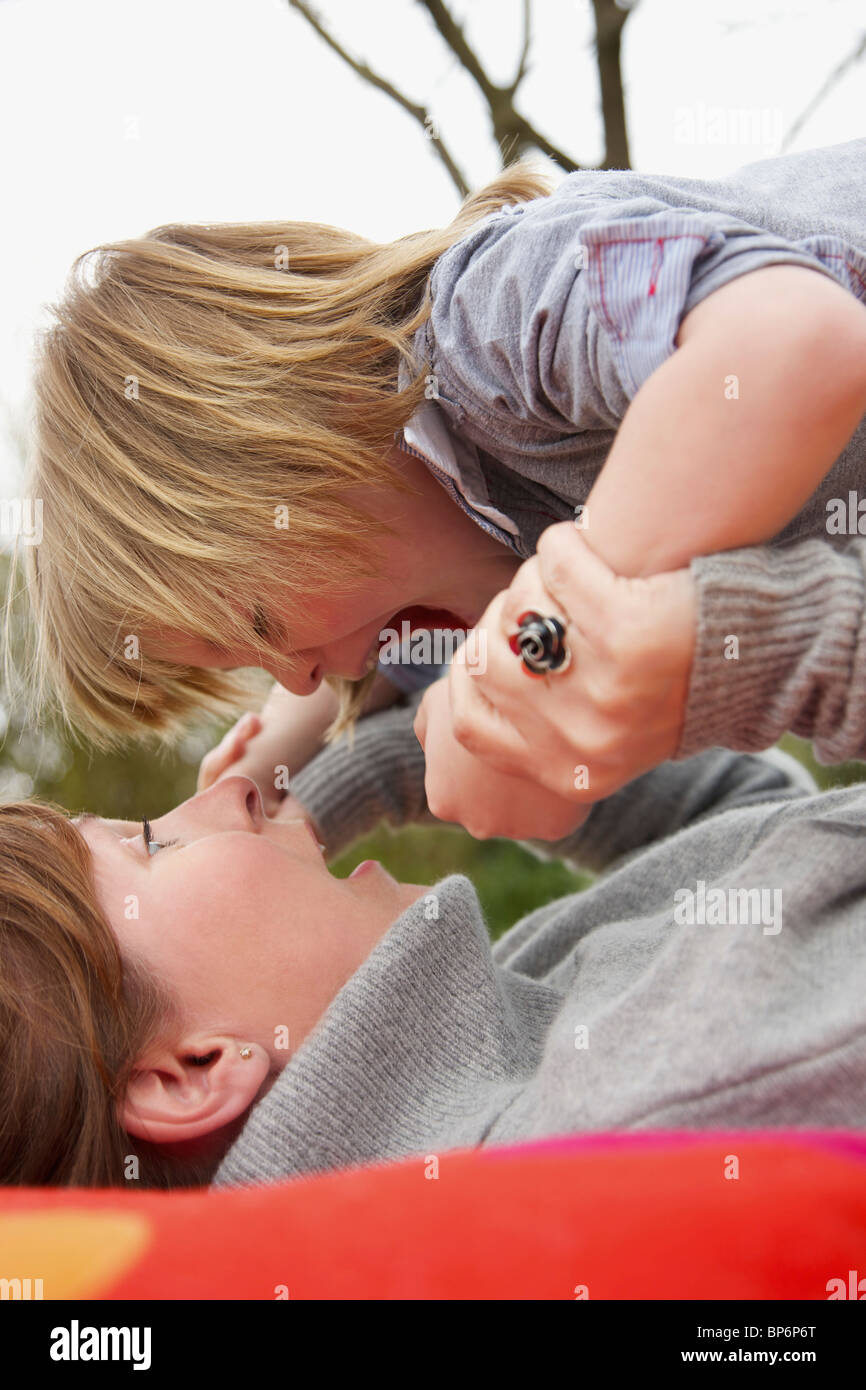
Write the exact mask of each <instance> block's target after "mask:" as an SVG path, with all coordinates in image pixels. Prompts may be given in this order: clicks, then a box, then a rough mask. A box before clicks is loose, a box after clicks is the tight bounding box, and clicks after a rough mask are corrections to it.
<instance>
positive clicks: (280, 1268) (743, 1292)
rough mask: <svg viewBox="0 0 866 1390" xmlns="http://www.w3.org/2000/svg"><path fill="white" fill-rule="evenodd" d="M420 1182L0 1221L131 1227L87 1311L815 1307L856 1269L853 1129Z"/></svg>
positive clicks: (375, 1174)
mask: <svg viewBox="0 0 866 1390" xmlns="http://www.w3.org/2000/svg"><path fill="white" fill-rule="evenodd" d="M731 1154H734V1155H736V1156H737V1158H738V1160H739V1174H740V1176H739V1178H738V1179H736V1180H732V1179H726V1178H725V1176H724V1171H725V1163H726V1157H727V1155H731ZM424 1173H425V1164H424V1162H423V1160H422V1159H412V1160H408V1161H405V1162H401V1163H396V1164H389V1165H386V1166H376V1167H367V1168H360V1169H353V1170H349V1171H345V1172H341V1173H335V1174H327V1175H325V1176H322V1177H317V1178H304V1179H297V1180H294V1181H292V1182H288V1183H282V1184H274V1185H270V1186H267V1187H263V1188H257V1189H244V1190H229V1191H219V1192H196V1193H189V1194H175V1193H170V1194H164V1193H140V1194H135V1193H132V1192H128V1191H123V1192H116V1191H103V1192H87V1191H76V1192H72V1191H70V1190H68V1189H65V1190H52V1191H46V1190H44V1189H43V1190H34V1189H28V1190H21V1189H5V1190H0V1217H2V1215H3V1214H5V1213H11V1212H17V1213H23V1212H26V1211H41V1212H45V1211H49V1210H51V1211H55V1210H67V1211H68V1210H76V1211H79V1212H82V1211H100V1212H110V1211H121V1212H129V1211H135V1212H138V1213H140V1214H141V1215H142V1216H144V1217H146V1218H147V1220H148V1221H149V1223H150V1225H151V1228H152V1231H153V1240H152V1243H151V1245H150V1247H149V1249H148V1250H147V1251H146V1252H145V1253H144V1254H143V1255H142V1256H141V1257H140V1258H139V1259H138V1262H137V1263H136V1265H135V1267H134V1268H133V1269H131V1270H128V1271H127V1272H126V1273H125V1274H124V1275H122V1276H121V1277H120V1278H119V1279H118V1280H117V1281H116V1282H115V1283H114V1284H112V1285H110V1286H108V1287H103V1288H101V1289H100V1290H99V1291H98V1293H97V1294H96V1295H95V1296H96V1297H100V1298H121V1299H122V1298H172V1299H176V1298H229V1299H237V1298H242V1299H269V1300H270V1299H273V1298H275V1297H276V1296H277V1295H276V1293H275V1290H276V1288H277V1287H278V1286H280V1285H285V1286H287V1288H288V1295H289V1297H290V1298H292V1299H298V1298H301V1299H309V1298H460V1299H465V1298H507V1299H514V1298H523V1299H525V1298H530V1299H574V1298H575V1286H577V1285H586V1286H588V1292H589V1297H590V1298H591V1299H602V1298H616V1299H628V1298H659V1299H673V1298H676V1299H683V1298H686V1299H688V1298H722V1299H739V1298H783V1299H784V1298H807V1299H826V1298H827V1288H826V1286H827V1281H828V1280H829V1279H831V1278H837V1277H841V1278H847V1273H848V1270H850V1269H858V1270H859V1271H860V1272H861V1274H866V1142H864V1138H863V1136H860V1135H855V1134H851V1135H840V1134H835V1133H834V1134H828V1135H822V1134H817V1133H816V1134H812V1133H807V1132H800V1131H798V1132H794V1133H787V1134H783V1133H780V1132H778V1131H776V1132H769V1133H766V1134H756V1133H755V1132H754V1131H750V1132H748V1133H747V1134H739V1135H738V1134H731V1133H724V1134H700V1135H696V1134H682V1135H680V1134H653V1135H646V1136H623V1135H600V1136H591V1137H588V1138H579V1139H564V1140H563V1139H555V1140H551V1141H545V1142H543V1143H540V1144H534V1145H529V1146H519V1147H514V1148H501V1149H480V1150H466V1151H458V1152H454V1153H446V1154H444V1155H440V1156H439V1177H438V1179H427V1178H425V1176H424ZM0 1227H2V1222H0Z"/></svg>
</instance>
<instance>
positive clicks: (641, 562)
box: [585, 265, 866, 577]
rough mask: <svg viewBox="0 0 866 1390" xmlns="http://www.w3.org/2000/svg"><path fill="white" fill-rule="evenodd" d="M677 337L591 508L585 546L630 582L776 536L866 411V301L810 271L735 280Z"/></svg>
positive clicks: (629, 416)
mask: <svg viewBox="0 0 866 1390" xmlns="http://www.w3.org/2000/svg"><path fill="white" fill-rule="evenodd" d="M676 342H677V345H678V350H677V351H676V352H675V353H674V354H673V355H672V356H671V357H669V358H668V359H667V360H666V361H665V362H663V363H662V365H661V366H660V367H658V368H657V369H656V371H654V372H653V373H652V374H651V375H650V376H649V377H648V378H647V380H646V381H645V382H644V384H643V386H642V387H641V388H640V389H639V391H638V392H637V394H636V396H635V397H634V399H633V401H632V402H631V404H630V406H629V408H628V410H627V411H626V413H625V416H624V418H623V420H622V423H621V425H620V427H619V430H618V432H617V436H616V439H615V441H614V444H613V447H612V448H611V451H610V453H609V455H608V457H607V460H606V462H605V465H604V468H603V469H602V472H601V474H600V475H599V477H598V479H597V481H596V483H595V485H594V487H593V488H592V490H591V492H590V494H589V497H588V499H587V503H586V512H585V517H586V522H585V539H586V541H587V543H588V544H589V545H590V546H591V547H592V548H593V549H594V550H595V551H596V552H597V554H599V555H600V556H601V558H602V559H603V560H605V561H606V563H607V564H608V565H610V567H611V568H612V569H613V570H615V571H616V572H617V573H619V574H622V575H625V576H630V577H639V576H641V575H649V574H656V573H659V572H660V571H663V570H670V569H678V568H680V567H681V566H683V565H687V564H688V563H689V561H690V560H691V559H692V557H693V556H696V555H708V554H712V553H715V552H717V551H721V550H730V549H734V548H737V547H744V546H751V545H757V544H759V543H760V542H762V541H766V540H769V539H770V538H771V537H772V536H774V535H776V534H777V532H778V531H779V530H781V529H782V527H783V526H784V525H785V524H786V523H787V522H788V521H790V519H791V518H792V517H793V516H795V515H796V513H797V512H798V511H799V510H800V508H801V507H802V506H803V505H804V503H805V502H806V500H807V499H808V498H809V496H810V495H811V494H812V492H814V490H815V488H816V487H817V485H818V484H819V482H820V481H821V479H822V478H823V477H824V476H825V475H826V474H827V473H828V472H829V471H830V469H831V467H832V466H833V463H834V462H835V460H836V458H837V457H838V455H839V454H840V453H841V451H842V450H843V448H844V446H845V444H846V443H847V442H848V440H849V439H850V437H851V435H852V434H853V433H854V431H855V429H856V428H857V425H858V424H859V422H860V420H861V418H862V417H863V415H864V412H866V307H864V306H863V305H861V304H859V303H858V302H857V300H856V299H854V297H853V296H852V295H851V294H849V293H847V292H846V291H845V290H843V289H842V287H841V285H837V284H836V283H835V281H833V280H832V279H830V278H829V277H828V276H826V275H823V274H820V273H817V272H815V271H813V270H809V269H806V268H805V267H803V266H793V265H773V266H767V267H764V268H763V269H760V270H756V271H752V272H751V273H749V274H746V275H743V276H740V277H739V278H738V279H735V280H732V281H729V282H728V283H727V284H726V285H724V286H722V288H721V289H717V290H715V291H714V292H713V293H711V294H710V295H709V296H708V297H707V298H706V299H704V300H702V301H701V302H700V303H699V304H698V305H697V306H696V307H695V308H694V309H692V310H691V311H690V312H689V313H688V314H686V315H685V317H684V318H683V320H682V322H681V324H680V328H679V333H678V335H677V338H676Z"/></svg>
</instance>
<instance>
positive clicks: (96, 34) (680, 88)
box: [0, 0, 866, 496]
mask: <svg viewBox="0 0 866 1390" xmlns="http://www.w3.org/2000/svg"><path fill="white" fill-rule="evenodd" d="M317 8H318V11H319V13H320V14H321V15H322V17H323V18H324V19H325V20H326V21H327V23H328V25H329V27H330V28H331V29H332V30H333V31H334V32H335V33H336V34H337V36H338V37H339V38H340V39H341V40H342V41H343V43H344V44H345V46H346V47H347V48H349V49H350V51H351V52H353V53H354V54H356V55H357V56H360V57H362V58H366V59H367V60H368V61H369V62H370V64H371V66H373V67H374V68H375V69H377V70H378V71H380V72H382V73H383V75H384V76H386V77H388V78H389V79H391V80H392V81H393V82H394V83H395V85H397V86H399V87H400V88H401V90H403V91H405V92H406V94H407V95H409V96H410V97H412V98H413V99H414V100H416V101H419V102H422V103H425V104H426V105H427V106H428V108H429V109H430V110H431V111H432V113H433V115H434V116H435V117H436V118H437V120H438V122H439V125H440V128H441V132H442V135H443V138H444V139H445V140H446V142H447V143H448V144H449V146H450V148H451V150H452V153H453V154H454V156H455V158H456V159H457V161H458V163H459V164H460V165H461V167H462V168H463V170H464V173H465V174H466V176H467V178H468V179H469V182H470V183H471V184H473V185H478V184H481V183H483V182H484V181H485V180H486V179H488V178H490V177H492V175H493V174H494V173H495V172H496V170H497V168H498V160H497V151H496V148H495V146H494V144H493V141H492V139H491V137H490V133H489V129H488V122H487V119H486V117H485V114H484V107H483V103H482V100H481V97H480V94H478V93H477V90H476V88H475V86H474V84H473V83H472V81H471V79H469V78H468V77H467V76H466V75H465V73H463V71H462V70H461V69H460V68H459V66H458V65H457V63H456V61H455V60H454V59H453V58H452V57H451V55H450V53H449V51H448V50H447V49H445V47H444V45H443V44H442V42H441V40H439V39H438V36H437V35H436V34H435V32H434V31H433V29H432V26H431V24H430V22H429V20H428V19H427V16H426V14H425V12H424V11H423V10H422V8H421V7H420V6H419V5H418V4H417V3H415V0H318V5H317ZM451 8H452V11H453V13H454V14H455V15H456V16H457V17H458V19H460V20H461V21H463V22H464V23H465V26H466V30H467V34H468V37H469V39H470V41H471V42H472V43H473V45H474V46H475V48H476V51H477V52H478V53H479V54H480V56H481V57H482V60H483V61H484V62H485V65H486V67H487V71H488V72H489V74H490V75H491V77H493V79H494V80H497V81H504V80H506V79H507V78H508V77H509V76H510V75H511V74H512V71H513V69H514V67H515V66H516V61H517V54H518V51H519V43H520V14H521V9H522V6H521V4H520V0H452V3H451ZM534 12H535V24H534V33H535V39H534V44H533V49H532V62H533V67H532V70H531V72H530V74H529V76H528V77H527V79H526V81H525V83H524V85H523V87H522V89H521V93H520V101H519V105H520V108H521V109H522V110H523V111H524V112H525V113H526V114H527V115H528V116H529V117H530V118H531V119H532V120H533V121H534V123H535V124H536V125H537V126H538V127H539V128H540V129H542V130H543V131H544V132H545V133H546V134H547V135H548V136H549V137H550V138H551V139H552V140H553V141H554V142H555V143H556V144H558V145H559V146H560V147H561V148H564V149H565V150H567V151H568V152H569V153H570V154H571V155H572V156H573V157H574V158H575V159H577V160H578V161H580V162H581V163H586V164H588V165H592V164H594V163H595V162H596V161H597V160H599V159H600V158H601V155H602V133H601V125H600V119H599V114H598V91H597V85H596V78H595V67H594V60H593V55H592V51H591V41H592V19H591V5H590V0H535V2H534ZM864 29H866V7H864V5H863V0H641V3H640V4H639V6H638V7H637V9H636V10H635V13H634V14H633V15H632V16H631V18H630V19H629V22H628V25H627V27H626V30H625V45H624V70H625V83H626V100H627V109H628V115H629V125H630V138H631V147H632V163H633V164H634V167H635V168H637V169H642V170H646V171H653V172H659V173H662V172H664V173H677V174H683V175H687V176H693V177H711V178H712V177H714V176H720V175H723V174H725V173H727V172H729V171H730V170H732V169H735V168H737V167H738V166H740V165H742V164H745V163H748V162H750V161H751V160H754V159H763V158H766V157H768V156H769V155H772V154H776V153H779V152H780V149H779V145H780V137H781V135H782V134H783V133H784V132H786V131H787V130H788V128H789V127H790V126H791V125H792V123H793V122H794V120H795V119H796V118H797V117H798V116H799V114H800V112H801V111H802V110H803V108H804V106H805V105H806V104H807V103H808V102H809V101H810V99H811V98H812V97H813V96H814V95H815V94H816V93H817V91H818V90H819V89H820V87H821V85H822V84H823V82H824V80H825V79H826V77H827V76H828V75H829V73H830V72H831V71H832V70H833V68H834V67H835V66H836V65H837V64H838V63H839V62H840V61H841V60H842V59H843V58H845V57H846V56H847V55H848V54H849V53H850V52H851V51H852V50H853V48H854V46H855V44H856V42H857V39H858V37H859V36H860V35H861V34H862V33H863V32H864ZM864 93H866V62H863V61H861V62H860V63H859V64H858V65H857V66H856V67H854V68H853V69H851V70H850V71H849V72H848V74H847V76H846V77H845V78H844V79H843V80H842V81H841V82H840V83H839V84H838V86H837V87H836V88H835V90H834V91H833V93H832V95H831V96H830V97H829V98H828V99H827V100H826V101H825V102H824V103H823V104H822V106H821V107H820V109H819V110H818V111H817V113H816V114H815V115H814V117H813V118H812V119H811V120H810V121H809V122H808V123H807V124H806V126H805V128H804V129H803V131H802V132H801V133H800V135H799V136H798V137H797V139H796V140H795V141H794V143H793V144H792V145H791V146H790V148H791V149H794V150H797V149H807V148H811V147H814V146H819V145H828V144H834V143H837V142H840V141H843V140H850V139H853V138H854V137H855V136H860V135H863V134H866V97H864ZM718 107H723V108H724V109H725V110H724V112H723V113H722V120H723V125H722V129H723V130H724V129H725V128H726V125H725V122H726V119H727V117H726V113H735V112H736V111H737V110H743V109H746V110H749V111H752V112H755V113H756V117H757V118H758V119H756V127H757V131H758V133H759V135H760V137H761V141H762V142H761V143H757V144H752V143H744V142H743V140H742V132H740V134H739V135H737V133H736V130H734V131H733V132H732V135H733V137H734V138H732V139H728V140H727V141H726V142H725V143H720V142H718V137H717V135H716V134H715V133H714V132H716V131H718V129H719V126H718V124H716V125H715V126H711V125H710V124H709V122H710V121H711V120H712V118H713V114H714V113H713V110H712V108H718ZM684 109H686V110H687V111H688V112H689V113H690V114H691V117H692V118H693V122H694V129H695V131H696V134H697V136H698V137H700V136H701V133H702V132H703V138H697V139H695V141H694V142H692V143H689V142H687V141H686V140H684V139H683V130H684V124H683V110H684ZM716 119H718V113H716ZM730 120H731V122H732V124H733V123H734V122H735V120H736V118H735V116H734V115H731V116H730ZM0 129H2V130H3V131H4V133H5V142H4V143H5V149H4V158H3V165H4V168H3V183H4V185H5V192H6V195H7V197H6V200H5V201H6V214H5V217H4V219H3V225H2V231H0V237H2V254H0V303H2V310H3V312H2V315H0V436H4V437H0V484H2V492H3V495H5V496H8V495H10V493H12V492H13V491H15V477H16V470H15V457H16V456H15V451H14V446H13V445H12V443H11V441H10V440H9V439H8V438H6V437H5V434H6V431H7V429H8V426H9V424H10V423H15V424H18V423H19V422H21V423H23V422H24V421H25V420H26V415H27V395H28V382H29V374H30V361H29V354H30V347H31V342H32V335H33V330H34V326H36V325H37V324H38V323H39V322H42V321H44V319H43V318H42V317H41V316H40V315H41V307H40V306H42V305H43V304H45V303H46V302H50V301H51V300H52V299H53V298H54V297H55V296H56V295H58V294H59V292H60V290H61V289H62V286H63V282H64V279H65V276H66V273H67V271H68V269H69V267H70V265H71V263H72V261H73V259H74V257H75V256H76V255H78V254H79V253H80V252H82V251H84V250H86V249H88V248H89V247H91V246H95V245H97V244H99V243H100V242H103V241H108V240H112V239H114V238H118V237H125V236H134V235H139V234H141V233H142V232H144V231H146V230H147V229H148V228H150V227H154V226H157V225H159V224H160V223H162V222H169V221H188V222H206V221H235V222H236V221H244V220H274V219H278V218H280V217H286V218H292V219H296V218H301V219H309V220H311V221H319V222H329V223H333V224H336V225H340V226H345V227H350V228H352V229H353V230H355V231H358V232H361V233H363V234H364V235H367V236H370V237H372V238H375V239H379V240H389V239H391V238H393V237H396V236H400V235H402V234H404V233H406V232H409V231H412V230H417V229H419V228H421V227H432V226H439V225H442V224H443V223H444V222H447V221H448V220H450V218H451V217H452V216H453V214H454V212H455V210H456V207H457V204H458V201H459V200H458V198H457V194H456V191H455V190H454V187H453V185H452V183H451V181H450V179H449V177H448V175H447V174H446V172H445V170H444V168H443V166H442V165H441V164H440V162H439V161H438V159H437V158H436V156H435V155H434V153H433V151H432V147H431V144H430V142H429V141H428V140H426V139H425V138H424V133H423V130H422V129H421V127H420V126H419V125H418V124H417V122H415V121H414V120H413V119H412V118H411V117H410V116H408V115H407V114H404V113H403V112H402V111H400V110H399V109H398V108H397V106H396V105H395V104H394V103H393V102H392V101H391V100H390V99H389V98H388V97H386V96H385V95H384V94H381V93H379V92H376V91H374V90H373V89H372V88H370V87H369V86H368V85H366V84H365V83H363V82H362V81H361V79H359V78H358V77H356V76H355V75H354V74H353V73H352V72H350V71H349V69H348V68H347V67H346V66H345V65H344V64H343V63H342V62H341V60H340V59H339V58H338V57H337V56H336V55H335V54H332V53H331V51H330V50H329V49H327V48H326V47H325V46H324V45H323V44H322V42H321V40H319V39H318V37H317V36H316V35H315V34H314V33H313V32H312V30H311V29H310V28H309V27H308V25H307V24H306V23H305V21H304V20H302V19H301V18H300V16H298V15H297V14H295V13H294V12H293V11H291V10H290V9H289V8H288V5H287V4H286V3H285V0H148V3H147V4H141V3H140V0H0Z"/></svg>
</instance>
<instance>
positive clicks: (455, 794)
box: [415, 522, 697, 834]
mask: <svg viewBox="0 0 866 1390" xmlns="http://www.w3.org/2000/svg"><path fill="white" fill-rule="evenodd" d="M527 609H533V610H536V611H538V612H540V613H543V614H549V615H552V616H555V617H560V618H561V619H563V620H564V621H565V623H566V643H567V645H568V647H569V649H570V651H571V663H570V665H569V667H568V668H567V669H566V670H565V671H564V672H563V673H562V674H559V675H557V674H555V673H554V674H550V675H547V676H541V677H533V676H530V675H529V674H528V673H527V672H526V670H525V669H524V667H523V663H522V661H521V660H520V658H519V657H517V656H515V654H514V653H513V652H512V651H511V649H510V647H509V645H508V638H509V636H511V634H513V633H514V632H516V631H517V627H518V619H519V617H520V615H521V614H522V613H524V612H525V611H526V610H527ZM696 614H697V606H696V599H695V594H694V585H693V581H692V579H691V575H690V573H689V571H688V570H687V569H681V570H675V571H671V572H669V573H665V574H658V575H652V576H651V577H649V578H641V579H627V578H623V577H621V576H618V575H616V574H614V573H613V572H612V571H611V570H610V569H609V568H608V567H607V565H605V563H604V562H603V561H602V560H601V559H600V558H599V557H598V556H597V555H596V554H595V553H594V552H593V551H592V550H591V549H590V547H589V546H588V545H587V543H586V541H585V540H584V539H583V537H582V535H581V532H580V530H579V529H578V528H577V527H575V526H574V525H573V524H572V523H571V522H562V523H560V524H559V525H556V526H551V527H550V528H549V529H548V530H547V531H545V532H544V534H543V535H542V536H541V538H540V540H539V544H538V552H537V554H536V555H534V556H533V557H532V559H531V560H528V561H526V563H525V564H523V565H522V566H521V567H520V569H519V570H518V571H517V573H516V575H515V576H514V579H513V580H512V583H511V585H510V586H509V588H508V589H505V590H503V591H502V593H500V594H497V596H496V597H495V598H494V599H493V601H492V603H491V604H490V605H489V607H488V608H487V610H486V612H485V613H484V614H483V616H482V618H481V620H480V622H479V623H478V625H477V626H478V628H479V629H481V633H483V634H486V643H482V642H479V641H474V640H473V641H470V640H469V639H467V642H466V643H465V644H464V646H463V647H461V648H460V649H459V650H458V651H457V653H456V654H455V657H454V660H453V662H452V664H451V670H450V672H449V675H448V678H447V682H437V683H436V685H434V686H432V687H431V689H430V691H428V693H427V695H425V697H424V700H423V701H422V703H421V706H420V707H419V712H418V717H417V720H416V726H415V727H416V733H417V734H418V737H419V739H420V741H421V743H422V744H423V746H424V751H425V755H426V761H427V786H428V803H430V796H431V794H432V796H433V802H434V803H435V802H436V801H437V800H438V801H439V804H442V800H441V799H442V798H444V799H445V800H446V801H447V805H448V807H449V810H450V811H451V816H450V817H449V818H450V819H457V820H459V821H460V822H461V823H462V824H464V825H466V826H467V829H469V828H471V827H470V826H469V825H468V823H467V822H468V820H469V819H471V818H474V817H477V816H478V814H479V802H481V803H483V802H484V801H485V800H489V801H490V803H491V806H490V813H491V814H492V815H495V813H496V808H495V806H494V805H493V804H492V803H493V802H494V801H495V799H496V798H497V796H498V795H499V793H498V792H497V791H496V789H495V784H494V783H493V782H492V781H488V780H487V774H480V773H479V772H478V764H479V763H480V764H481V765H482V766H485V767H487V768H490V769H495V771H496V772H497V773H500V774H506V775H508V776H510V777H516V778H522V779H524V780H525V781H527V782H534V783H535V784H536V785H537V786H540V787H543V788H546V789H547V790H548V791H549V792H551V793H553V794H554V795H555V796H556V797H558V798H560V800H561V801H562V802H570V803H571V804H572V805H575V804H580V803H591V802H595V801H599V800H601V799H602V798H603V797H606V796H609V795H610V794H611V793H612V792H614V791H616V790H617V789H618V788H619V787H621V786H624V785H625V784H626V783H627V782H630V781H632V779H633V778H635V777H637V776H639V775H640V774H641V773H643V772H646V771H648V770H649V769H650V768H652V767H656V766H657V765H658V764H659V763H661V762H664V761H665V760H666V759H667V758H670V757H671V756H672V755H673V754H674V753H675V751H676V748H677V744H678V742H679V737H680V732H681V729H682V724H683V719H684V716H685V707H686V698H687V694H688V685H689V674H690V671H691V663H692V656H693V653H694V644H695V628H696ZM479 635H480V634H479ZM482 656H483V658H484V660H480V659H479V658H480V657H482ZM443 685H447V706H448V707H447V711H446V709H445V692H444V691H442V690H438V689H437V687H438V686H443ZM467 753H468V754H470V755H471V756H472V757H473V758H474V759H476V760H477V763H476V770H475V777H474V780H473V779H468V780H466V779H464V780H460V770H461V769H465V766H466V764H465V761H464V760H463V758H462V756H461V755H464V754H467ZM431 810H432V811H433V813H434V815H438V814H439V811H438V810H437V809H436V804H431ZM464 812H465V814H464ZM500 833H502V832H500ZM534 833H536V834H537V833H538V832H534Z"/></svg>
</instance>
